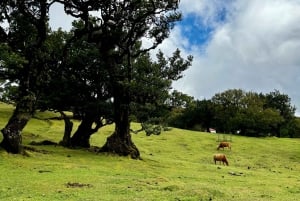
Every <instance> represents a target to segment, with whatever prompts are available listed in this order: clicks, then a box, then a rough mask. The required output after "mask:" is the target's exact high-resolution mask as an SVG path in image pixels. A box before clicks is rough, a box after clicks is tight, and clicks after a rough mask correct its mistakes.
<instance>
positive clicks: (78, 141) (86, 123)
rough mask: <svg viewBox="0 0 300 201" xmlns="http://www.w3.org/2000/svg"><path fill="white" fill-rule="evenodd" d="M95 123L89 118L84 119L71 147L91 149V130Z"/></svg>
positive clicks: (72, 139) (73, 137)
mask: <svg viewBox="0 0 300 201" xmlns="http://www.w3.org/2000/svg"><path fill="white" fill-rule="evenodd" d="M93 123H94V121H93V120H92V119H89V118H84V119H82V121H81V124H80V125H79V126H78V129H77V131H76V132H75V133H74V135H73V136H72V138H71V146H72V147H83V148H89V147H90V137H91V135H92V134H93V133H92V132H91V128H92V126H93Z"/></svg>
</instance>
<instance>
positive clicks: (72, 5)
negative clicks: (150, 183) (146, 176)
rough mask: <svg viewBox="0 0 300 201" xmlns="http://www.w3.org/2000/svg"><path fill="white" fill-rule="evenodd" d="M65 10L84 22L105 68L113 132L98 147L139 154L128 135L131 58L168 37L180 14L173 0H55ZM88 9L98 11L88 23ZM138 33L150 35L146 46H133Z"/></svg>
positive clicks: (131, 77) (110, 150)
mask: <svg viewBox="0 0 300 201" xmlns="http://www.w3.org/2000/svg"><path fill="white" fill-rule="evenodd" d="M57 2H60V3H62V4H64V6H65V11H66V13H67V14H70V15H72V16H74V17H77V18H80V19H82V20H83V22H84V28H83V29H79V30H77V33H82V32H86V33H87V34H88V38H89V42H91V43H95V44H96V45H97V47H98V49H99V52H100V53H99V57H100V59H101V61H102V62H103V64H104V68H105V69H106V71H107V72H108V76H109V79H110V80H109V81H110V88H111V90H112V96H113V108H114V122H115V132H114V133H113V134H112V135H111V136H110V137H108V138H107V141H106V144H105V145H104V146H103V147H102V151H107V152H114V153H117V154H120V155H130V156H131V157H132V158H139V157H140V154H139V151H138V149H137V147H136V146H135V145H134V143H133V142H132V140H131V135H130V123H129V122H130V119H129V115H130V110H129V108H130V103H131V97H132V94H131V93H132V91H131V90H130V86H131V83H132V81H133V72H134V70H133V65H132V61H133V60H134V58H137V57H138V56H139V55H141V54H142V53H144V52H147V51H149V50H151V49H154V48H156V47H157V46H158V45H159V44H160V43H161V42H162V41H163V40H164V39H165V38H167V37H168V35H169V32H170V29H171V28H172V27H173V26H174V23H175V22H176V21H178V20H179V19H180V18H181V14H180V13H178V12H177V11H176V10H177V8H178V2H177V1H169V0H163V1H156V0H150V1H139V0H136V1H125V0H124V1H123V0H120V1H85V2H79V1H72V0H69V1H58V0H57ZM90 11H98V13H97V15H98V16H95V18H93V19H94V20H96V23H91V21H90V18H89V15H90V13H89V12H90ZM142 37H147V38H149V39H152V41H153V43H152V45H151V46H150V47H146V48H144V49H140V50H136V49H135V45H136V42H137V41H139V40H140V39H141V38H142ZM171 62H173V61H171Z"/></svg>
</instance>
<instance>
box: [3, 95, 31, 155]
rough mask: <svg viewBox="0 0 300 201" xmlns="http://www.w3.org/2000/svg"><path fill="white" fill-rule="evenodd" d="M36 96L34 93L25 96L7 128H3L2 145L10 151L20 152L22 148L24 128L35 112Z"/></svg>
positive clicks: (18, 104)
mask: <svg viewBox="0 0 300 201" xmlns="http://www.w3.org/2000/svg"><path fill="white" fill-rule="evenodd" d="M34 105H35V98H34V96H33V95H28V96H24V97H23V99H22V100H20V101H19V102H18V103H17V106H16V109H15V110H14V112H13V114H12V116H11V117H10V119H9V121H8V123H7V124H6V126H5V128H3V129H2V130H1V132H2V134H3V140H2V142H1V146H2V147H3V148H4V149H5V150H6V151H7V152H9V153H13V154H18V153H21V152H22V151H23V149H22V134H21V133H22V130H23V129H24V127H25V126H26V124H27V123H28V121H29V120H30V119H31V117H32V116H33V113H34Z"/></svg>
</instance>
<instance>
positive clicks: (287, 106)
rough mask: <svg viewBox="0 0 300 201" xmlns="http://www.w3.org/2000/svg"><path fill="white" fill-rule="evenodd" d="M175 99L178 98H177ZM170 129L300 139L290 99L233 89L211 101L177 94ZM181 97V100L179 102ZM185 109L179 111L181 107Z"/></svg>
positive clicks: (284, 96)
mask: <svg viewBox="0 0 300 201" xmlns="http://www.w3.org/2000/svg"><path fill="white" fill-rule="evenodd" d="M174 97H175V96H174ZM177 97H178V98H177V99H178V100H182V101H181V102H178V101H177V107H176V104H174V105H173V106H174V107H173V110H172V115H171V117H170V118H169V120H168V122H169V124H170V125H172V126H175V127H179V128H183V129H193V130H201V131H208V129H209V128H215V129H216V130H217V132H220V133H234V134H240V135H245V136H253V137H261V136H277V137H291V138H293V137H300V119H299V118H297V117H295V110H296V108H295V107H294V106H292V105H291V99H290V98H289V96H288V95H286V94H282V93H280V92H279V91H278V90H275V91H273V92H270V93H267V94H263V93H256V92H246V91H243V90H241V89H230V90H227V91H224V92H222V93H217V94H215V95H214V96H213V97H212V98H211V99H209V100H194V99H193V98H192V97H189V96H187V95H184V94H181V93H177ZM180 97H181V98H180ZM180 105H181V106H182V107H179V106H180Z"/></svg>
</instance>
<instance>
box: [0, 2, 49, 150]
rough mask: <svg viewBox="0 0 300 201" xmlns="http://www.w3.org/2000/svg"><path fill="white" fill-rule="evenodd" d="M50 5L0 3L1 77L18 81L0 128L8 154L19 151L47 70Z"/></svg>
mask: <svg viewBox="0 0 300 201" xmlns="http://www.w3.org/2000/svg"><path fill="white" fill-rule="evenodd" d="M49 6H50V4H48V3H47V1H46V0H38V1H8V0H4V1H1V3H0V23H1V24H0V25H1V26H0V35H1V37H0V38H1V39H0V49H1V50H0V54H1V63H0V79H1V80H9V81H10V82H15V83H17V84H18V94H17V100H16V108H15V110H14V112H13V114H12V116H11V117H10V119H9V121H8V123H7V124H6V126H5V127H4V128H3V129H2V130H1V131H2V134H3V140H2V142H1V146H2V147H3V148H4V149H5V150H7V151H8V152H11V153H20V152H21V151H22V145H21V142H22V135H21V132H22V130H23V128H24V127H25V126H26V124H27V122H28V121H29V119H30V118H31V117H32V115H33V113H34V111H35V104H36V100H37V93H38V87H39V83H40V82H41V81H42V80H41V79H40V78H41V76H42V75H43V74H44V73H46V72H45V71H44V69H45V68H44V67H45V65H46V61H45V60H46V59H47V58H48V57H47V47H46V44H45V41H46V38H47V22H48V9H49ZM4 22H6V24H7V25H5V23H4ZM6 26H7V28H6Z"/></svg>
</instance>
